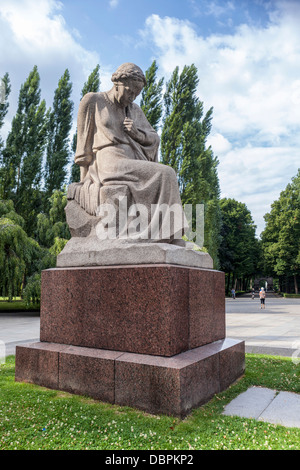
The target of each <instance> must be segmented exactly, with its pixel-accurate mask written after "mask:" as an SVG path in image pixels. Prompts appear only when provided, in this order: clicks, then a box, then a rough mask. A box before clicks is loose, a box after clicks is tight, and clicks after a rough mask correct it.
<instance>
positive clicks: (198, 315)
mask: <svg viewBox="0 0 300 470" xmlns="http://www.w3.org/2000/svg"><path fill="white" fill-rule="evenodd" d="M224 337H225V292H224V274H223V273H221V272H218V271H213V270H209V269H198V268H187V267H181V266H175V265H139V266H115V267H112V266H111V267H88V268H55V269H49V270H46V271H43V272H42V298H41V334H40V338H41V340H42V341H46V342H57V343H62V344H69V345H74V346H82V347H90V348H98V349H111V350H118V351H126V352H133V353H139V354H153V355H161V356H167V357H170V356H173V355H175V354H179V353H180V352H183V351H187V350H189V349H190V348H196V347H199V346H201V345H204V344H208V343H209V342H211V341H216V340H219V339H223V338H224Z"/></svg>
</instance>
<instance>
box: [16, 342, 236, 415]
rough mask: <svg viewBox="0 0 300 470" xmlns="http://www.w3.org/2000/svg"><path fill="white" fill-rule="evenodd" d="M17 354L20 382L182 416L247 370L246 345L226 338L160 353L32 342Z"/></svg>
mask: <svg viewBox="0 0 300 470" xmlns="http://www.w3.org/2000/svg"><path fill="white" fill-rule="evenodd" d="M16 358H17V359H16V376H15V378H16V381H19V382H29V383H34V384H37V385H41V386H45V387H48V388H52V389H56V390H63V391H67V392H71V393H75V394H83V395H88V396H90V397H92V398H95V399H98V400H102V401H106V402H109V403H112V404H114V403H115V404H118V405H122V406H123V405H124V406H131V407H135V408H138V409H141V410H144V411H146V412H149V413H155V414H157V413H162V414H169V415H174V416H179V417H184V416H185V415H187V414H188V413H189V412H190V411H191V409H192V408H194V407H196V406H199V405H201V404H204V403H205V402H207V401H208V400H209V399H210V398H211V397H212V396H213V395H214V394H216V393H219V392H220V391H222V390H224V388H227V387H228V386H229V385H230V384H231V383H233V382H234V381H235V380H236V379H238V378H239V377H240V376H241V375H242V374H243V372H244V367H245V365H244V358H245V345H244V342H243V341H236V340H232V339H226V340H220V341H216V342H213V343H211V344H209V345H205V346H202V347H198V348H195V349H192V350H190V351H187V352H183V353H180V354H177V355H175V356H173V357H161V356H153V355H145V354H134V353H122V352H119V351H107V350H99V349H90V348H82V347H73V346H66V345H62V344H53V343H52V344H49V343H34V344H28V345H23V346H17V351H16Z"/></svg>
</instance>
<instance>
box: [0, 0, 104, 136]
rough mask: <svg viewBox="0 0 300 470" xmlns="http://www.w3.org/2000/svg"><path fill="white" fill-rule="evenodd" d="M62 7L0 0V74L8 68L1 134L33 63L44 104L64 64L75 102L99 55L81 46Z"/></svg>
mask: <svg viewBox="0 0 300 470" xmlns="http://www.w3.org/2000/svg"><path fill="white" fill-rule="evenodd" d="M62 9H63V4H62V3H61V2H58V1H56V0H39V1H38V2H37V1H36V0H0V30H1V35H0V55H1V63H0V76H3V75H4V73H5V72H9V75H10V79H11V82H12V93H11V95H10V98H9V102H10V108H9V114H8V118H7V120H6V124H5V127H4V128H3V136H4V137H5V134H7V131H8V129H9V121H10V120H11V118H12V116H13V115H14V114H15V111H16V102H17V95H18V92H19V89H20V85H21V84H22V83H24V81H25V80H26V78H27V76H28V74H29V72H30V71H31V70H32V68H33V66H34V65H37V66H38V70H39V73H40V76H41V89H42V98H45V99H46V102H47V106H52V100H53V92H54V89H55V88H56V87H57V83H58V80H59V78H60V77H61V76H62V75H63V73H64V71H65V69H66V68H68V69H69V71H70V75H71V81H72V83H73V97H74V98H73V99H74V103H75V106H76V105H77V104H78V102H79V100H80V92H81V89H82V86H83V84H84V82H85V81H86V79H87V76H88V75H89V73H90V72H91V71H92V69H93V68H94V67H95V66H96V65H97V64H98V63H99V60H100V59H99V55H98V54H97V53H96V52H93V51H89V50H86V49H85V48H84V47H82V46H81V44H80V43H79V42H78V38H79V36H78V32H76V31H70V30H69V28H68V26H67V25H66V23H65V20H64V18H63V16H62ZM3 64H5V65H3ZM3 67H5V69H3ZM74 119H75V117H74Z"/></svg>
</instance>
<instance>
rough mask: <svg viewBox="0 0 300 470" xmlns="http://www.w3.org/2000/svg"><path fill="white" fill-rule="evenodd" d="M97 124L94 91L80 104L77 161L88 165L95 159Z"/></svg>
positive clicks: (79, 163) (82, 164)
mask: <svg viewBox="0 0 300 470" xmlns="http://www.w3.org/2000/svg"><path fill="white" fill-rule="evenodd" d="M94 126H95V101H94V93H87V94H86V95H85V96H84V97H83V98H82V100H81V101H80V104H79V109H78V116H77V146H76V153H75V163H77V164H78V165H80V166H84V167H88V166H89V165H90V163H91V162H92V160H93V137H94Z"/></svg>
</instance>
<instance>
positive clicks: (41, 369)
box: [15, 343, 66, 389]
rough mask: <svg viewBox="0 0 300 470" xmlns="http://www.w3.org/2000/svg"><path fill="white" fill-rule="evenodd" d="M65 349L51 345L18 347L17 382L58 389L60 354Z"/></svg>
mask: <svg viewBox="0 0 300 470" xmlns="http://www.w3.org/2000/svg"><path fill="white" fill-rule="evenodd" d="M65 348H66V346H65V345H61V344H59V345H57V344H51V343H50V344H49V343H46V344H45V343H32V344H27V345H19V346H17V347H16V372H15V380H16V381H17V382H28V383H34V384H38V385H41V386H43V387H47V388H53V389H58V387H59V383H58V364H59V353H60V352H61V351H62V350H63V349H65Z"/></svg>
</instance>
